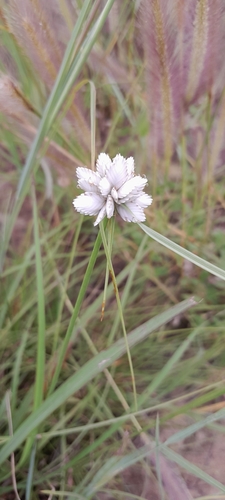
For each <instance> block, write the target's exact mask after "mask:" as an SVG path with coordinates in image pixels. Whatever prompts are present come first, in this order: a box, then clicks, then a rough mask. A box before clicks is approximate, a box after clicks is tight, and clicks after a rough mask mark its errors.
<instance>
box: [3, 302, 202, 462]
mask: <svg viewBox="0 0 225 500" xmlns="http://www.w3.org/2000/svg"><path fill="white" fill-rule="evenodd" d="M194 304H195V302H194V301H193V299H188V300H185V301H183V302H181V303H180V304H177V305H176V306H174V307H171V308H170V309H168V310H167V311H165V312H163V313H161V314H159V315H157V316H156V317H155V318H153V319H150V320H149V321H147V322H146V323H144V324H143V325H141V326H139V327H138V328H135V330H133V331H132V332H131V333H130V334H128V336H127V340H128V344H129V347H130V348H131V347H133V346H135V345H136V344H138V343H140V342H141V341H142V340H144V339H145V338H146V337H147V336H148V335H149V334H150V333H151V332H153V331H154V330H156V328H159V327H160V326H162V325H163V324H164V323H166V322H167V321H170V320H172V319H173V318H174V317H175V316H176V315H177V314H181V313H182V312H184V311H186V310H187V309H189V308H190V307H192V306H193V305H194ZM125 352H126V343H125V341H124V339H120V340H119V341H118V342H116V343H115V344H114V345H113V346H112V347H110V348H109V349H106V350H105V351H102V352H101V353H99V354H98V355H97V356H95V357H94V358H92V359H91V360H90V361H88V362H87V363H86V364H85V365H84V366H82V367H81V368H80V370H79V371H78V372H77V373H75V374H74V375H72V376H71V377H70V378H69V379H68V380H66V382H64V383H63V384H62V385H61V386H60V387H59V388H58V389H56V391H55V392H54V393H53V394H51V396H49V397H48V398H47V399H46V400H45V401H44V402H43V403H42V404H41V406H39V408H37V410H35V411H34V412H33V413H32V414H31V415H29V417H28V418H27V419H26V420H25V421H24V422H23V423H22V424H21V425H20V427H19V428H18V429H17V430H16V432H15V433H14V435H13V437H12V438H11V439H9V441H8V442H7V443H6V444H5V445H4V446H3V447H2V449H1V451H0V464H2V463H3V462H4V461H5V459H6V458H7V457H8V456H9V455H10V454H11V453H13V451H14V450H16V449H17V448H18V446H20V445H21V443H23V441H24V440H25V439H26V438H27V437H28V436H29V435H30V434H31V433H32V432H33V431H34V429H36V428H37V427H38V426H39V425H40V424H41V423H42V422H44V420H45V419H46V418H48V416H49V415H51V413H53V412H54V411H55V410H56V409H57V408H59V407H60V405H62V404H63V403H65V401H66V400H67V399H68V398H69V397H70V396H71V395H72V394H74V393H75V392H76V391H78V390H79V389H80V388H81V387H83V386H84V385H85V384H87V383H88V382H89V381H90V380H92V379H93V378H94V377H95V376H96V375H98V373H100V372H102V371H103V370H104V369H105V368H107V367H108V366H110V365H111V364H112V363H113V362H114V361H116V360H117V359H119V358H120V357H121V356H122V355H123V354H125Z"/></svg>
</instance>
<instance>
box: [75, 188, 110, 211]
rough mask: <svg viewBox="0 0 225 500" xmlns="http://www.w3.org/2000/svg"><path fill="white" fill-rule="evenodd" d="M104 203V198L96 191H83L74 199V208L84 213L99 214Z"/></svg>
mask: <svg viewBox="0 0 225 500" xmlns="http://www.w3.org/2000/svg"><path fill="white" fill-rule="evenodd" d="M104 204H105V200H104V198H103V197H102V196H100V195H98V194H96V193H83V194H80V196H78V197H77V198H75V200H73V206H74V208H76V210H77V211H78V212H80V213H81V214H84V215H97V213H98V212H99V211H100V210H101V208H102V207H103V205H104Z"/></svg>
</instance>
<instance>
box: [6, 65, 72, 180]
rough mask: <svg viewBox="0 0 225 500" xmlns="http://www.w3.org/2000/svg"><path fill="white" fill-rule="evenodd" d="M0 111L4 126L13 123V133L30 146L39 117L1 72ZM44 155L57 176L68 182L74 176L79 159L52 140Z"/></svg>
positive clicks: (13, 82)
mask: <svg viewBox="0 0 225 500" xmlns="http://www.w3.org/2000/svg"><path fill="white" fill-rule="evenodd" d="M0 113H2V114H3V115H4V116H5V117H6V120H7V121H4V128H5V129H8V128H10V127H11V126H12V125H13V130H14V133H15V135H16V136H17V137H19V138H20V139H21V140H22V141H23V143H24V144H26V146H27V147H28V148H30V146H31V144H32V142H33V140H34V137H35V135H36V133H37V127H38V124H39V117H38V116H36V114H35V112H34V109H32V106H31V105H30V103H29V102H28V101H27V100H26V98H25V97H24V95H23V93H22V92H21V90H20V87H19V84H18V83H17V82H16V81H15V80H13V79H12V78H10V77H9V76H7V75H4V74H1V73H0ZM7 122H8V124H7ZM46 157H47V158H48V161H49V163H50V165H51V166H52V167H53V168H54V169H55V170H56V172H57V174H58V176H59V178H61V177H62V176H64V177H66V179H67V184H68V183H69V178H71V179H72V177H74V167H75V166H77V165H78V164H79V160H78V159H76V158H75V157H74V156H72V155H70V153H69V152H67V151H66V150H65V149H64V148H63V147H61V146H59V145H58V144H56V143H55V142H54V141H51V142H50V144H49V145H48V149H47V152H46Z"/></svg>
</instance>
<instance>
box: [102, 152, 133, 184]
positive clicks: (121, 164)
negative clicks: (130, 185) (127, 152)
mask: <svg viewBox="0 0 225 500" xmlns="http://www.w3.org/2000/svg"><path fill="white" fill-rule="evenodd" d="M107 178H108V180H109V182H110V183H111V186H112V187H115V188H116V189H119V188H120V187H121V186H122V185H123V184H124V182H126V180H127V179H128V177H127V167H126V160H125V158H123V156H121V155H116V156H115V158H114V159H113V162H112V166H111V168H110V169H109V170H108V172H107Z"/></svg>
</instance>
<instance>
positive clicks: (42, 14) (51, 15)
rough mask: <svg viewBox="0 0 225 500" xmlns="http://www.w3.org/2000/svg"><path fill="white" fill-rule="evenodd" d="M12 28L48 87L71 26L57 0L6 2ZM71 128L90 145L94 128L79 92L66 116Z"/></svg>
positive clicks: (68, 126)
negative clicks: (79, 97)
mask: <svg viewBox="0 0 225 500" xmlns="http://www.w3.org/2000/svg"><path fill="white" fill-rule="evenodd" d="M4 12H5V20H6V25H7V27H8V30H9V31H10V32H11V34H12V36H14V37H15V39H16V41H17V43H18V44H19V46H20V48H21V49H22V50H23V52H24V53H25V54H26V56H27V57H28V58H29V60H30V62H31V65H33V66H34V68H35V69H36V71H37V72H38V74H39V76H40V80H41V81H44V83H45V85H46V87H47V88H48V89H51V88H52V85H53V83H54V80H55V78H56V75H57V72H58V70H59V67H60V64H61V60H62V57H63V52H64V49H65V46H66V43H67V42H68V40H69V30H68V28H67V25H66V23H65V20H64V19H63V17H62V15H61V13H60V10H59V8H58V4H56V2H54V0H49V1H48V2H45V1H44V0H9V2H7V4H6V5H5V10H4ZM63 121H64V123H63V126H64V128H65V129H66V130H67V131H70V132H71V133H72V130H74V129H75V132H76V134H77V136H78V138H79V141H80V142H81V144H83V146H85V147H86V148H87V147H88V148H90V130H89V126H88V124H87V120H86V118H85V113H84V109H83V106H82V105H81V103H80V100H79V99H78V98H77V97H76V96H75V97H74V100H73V102H72V104H71V106H70V109H69V111H68V112H67V114H66V118H65V119H64V120H63Z"/></svg>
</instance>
